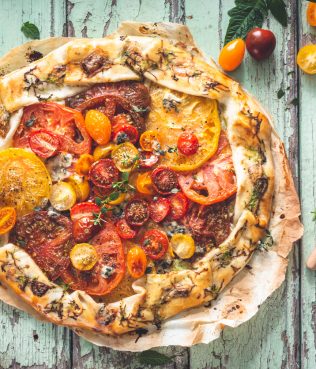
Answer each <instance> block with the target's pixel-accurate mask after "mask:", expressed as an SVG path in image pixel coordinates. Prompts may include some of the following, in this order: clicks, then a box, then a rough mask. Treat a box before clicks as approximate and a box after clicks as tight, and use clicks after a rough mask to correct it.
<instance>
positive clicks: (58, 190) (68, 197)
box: [49, 181, 77, 211]
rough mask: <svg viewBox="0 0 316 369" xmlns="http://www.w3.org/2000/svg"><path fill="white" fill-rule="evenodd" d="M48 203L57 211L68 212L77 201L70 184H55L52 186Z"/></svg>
mask: <svg viewBox="0 0 316 369" xmlns="http://www.w3.org/2000/svg"><path fill="white" fill-rule="evenodd" d="M49 201H50V203H51V204H52V207H53V208H55V209H56V210H58V211H66V210H69V209H71V208H72V207H73V206H74V205H75V203H76V201H77V196H76V191H75V190H74V188H73V187H72V185H71V184H70V183H67V182H62V181H61V182H57V183H55V184H54V185H53V186H52V191H51V193H50V197H49Z"/></svg>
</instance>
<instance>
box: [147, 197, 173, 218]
mask: <svg viewBox="0 0 316 369" xmlns="http://www.w3.org/2000/svg"><path fill="white" fill-rule="evenodd" d="M170 208H171V207H170V200H169V199H167V198H165V197H157V199H154V200H152V202H151V203H150V204H149V214H150V217H151V219H152V220H153V221H154V222H156V223H159V222H161V221H163V220H164V219H165V218H166V216H167V215H168V214H169V212H170Z"/></svg>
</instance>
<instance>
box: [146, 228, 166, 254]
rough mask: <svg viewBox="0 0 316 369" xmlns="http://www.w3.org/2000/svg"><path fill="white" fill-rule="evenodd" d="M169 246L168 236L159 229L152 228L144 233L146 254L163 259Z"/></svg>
mask: <svg viewBox="0 0 316 369" xmlns="http://www.w3.org/2000/svg"><path fill="white" fill-rule="evenodd" d="M168 247H169V240H168V237H167V236H166V234H165V233H164V232H161V231H159V230H158V229H151V230H149V231H147V232H146V233H145V234H144V237H143V242H142V248H143V249H144V251H145V253H146V255H147V256H148V257H149V258H151V259H153V260H158V259H161V258H162V257H163V256H164V255H165V253H166V252H167V250H168Z"/></svg>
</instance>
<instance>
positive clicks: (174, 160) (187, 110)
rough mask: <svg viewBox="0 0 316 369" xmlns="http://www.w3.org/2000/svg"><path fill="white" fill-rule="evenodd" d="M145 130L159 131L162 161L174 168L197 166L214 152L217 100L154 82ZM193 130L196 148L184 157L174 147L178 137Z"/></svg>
mask: <svg viewBox="0 0 316 369" xmlns="http://www.w3.org/2000/svg"><path fill="white" fill-rule="evenodd" d="M150 94H151V111H150V113H149V116H148V119H147V129H148V130H151V131H155V132H158V134H159V137H160V140H161V142H160V143H161V150H163V151H164V155H162V156H161V164H162V165H166V166H168V167H170V168H171V169H173V170H175V171H190V170H194V169H197V168H199V167H200V166H201V165H202V164H204V163H205V162H206V161H207V160H208V159H210V158H211V157H212V156H213V155H214V154H215V152H216V150H217V146H218V140H219V135H220V131H221V124H220V119H219V114H218V107H217V102H216V101H215V100H210V99H207V98H204V97H197V96H191V95H187V94H184V93H180V92H177V91H171V90H169V89H166V88H163V87H160V86H158V85H153V86H152V87H151V90H150ZM185 131H189V132H194V134H195V135H196V137H197V139H198V141H199V148H198V150H197V152H196V153H195V154H193V155H190V156H187V155H183V154H181V152H179V150H177V143H178V138H179V136H180V135H181V134H182V133H183V132H185Z"/></svg>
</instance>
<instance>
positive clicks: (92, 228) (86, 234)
mask: <svg viewBox="0 0 316 369" xmlns="http://www.w3.org/2000/svg"><path fill="white" fill-rule="evenodd" d="M99 212H100V208H99V207H98V205H96V204H94V203H92V202H81V203H80V204H76V205H75V206H73V207H72V208H71V210H70V218H71V220H72V231H73V236H74V239H75V241H76V242H86V241H88V240H89V239H90V238H91V237H92V236H93V235H94V234H95V233H96V232H97V231H98V230H99V229H100V227H99V226H98V225H95V224H94V214H95V213H99Z"/></svg>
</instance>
